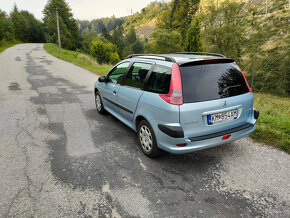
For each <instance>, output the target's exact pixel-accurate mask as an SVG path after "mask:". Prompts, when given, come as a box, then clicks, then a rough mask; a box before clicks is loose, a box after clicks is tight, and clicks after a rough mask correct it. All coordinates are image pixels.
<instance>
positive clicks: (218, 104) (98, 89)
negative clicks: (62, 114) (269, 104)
mask: <svg viewBox="0 0 290 218" xmlns="http://www.w3.org/2000/svg"><path fill="white" fill-rule="evenodd" d="M94 92H95V102H96V107H97V110H98V112H99V113H100V114H103V113H105V112H109V113H110V114H112V115H113V116H115V117H116V118H118V119H119V120H120V121H122V122H123V123H125V124H126V125H127V126H129V127H130V128H132V129H133V130H134V131H136V132H137V137H138V142H139V143H140V147H141V149H142V151H143V152H144V154H145V155H147V156H149V157H156V156H158V155H159V154H160V153H161V151H167V152H169V153H172V154H184V153H190V152H194V151H198V150H202V149H206V148H211V147H214V146H217V145H221V144H224V143H228V142H231V141H234V140H237V139H240V138H242V137H245V136H247V135H249V134H251V133H253V131H254V130H255V122H256V120H257V118H258V116H259V112H258V111H257V110H256V109H254V108H253V94H252V91H251V89H250V87H249V85H248V83H247V80H246V78H245V76H244V74H243V72H242V71H241V70H240V69H239V67H238V66H237V64H236V63H235V62H234V61H233V60H232V59H229V58H226V57H224V56H223V55H220V54H213V53H197V52H195V53H175V54H168V55H151V54H148V55H146V54H142V55H130V56H128V57H127V58H126V59H125V60H123V61H121V62H120V63H118V64H117V65H116V66H114V67H113V68H112V69H111V70H110V71H109V72H108V73H107V75H106V76H103V77H100V78H99V79H98V81H96V83H95V89H94Z"/></svg>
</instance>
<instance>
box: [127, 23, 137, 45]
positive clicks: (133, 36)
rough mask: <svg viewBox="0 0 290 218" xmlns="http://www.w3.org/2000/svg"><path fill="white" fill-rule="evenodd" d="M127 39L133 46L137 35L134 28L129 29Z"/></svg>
mask: <svg viewBox="0 0 290 218" xmlns="http://www.w3.org/2000/svg"><path fill="white" fill-rule="evenodd" d="M126 38H127V42H128V43H129V44H133V43H134V42H135V41H136V39H137V35H136V32H135V29H134V28H133V27H132V28H130V29H129V31H128V33H127V35H126Z"/></svg>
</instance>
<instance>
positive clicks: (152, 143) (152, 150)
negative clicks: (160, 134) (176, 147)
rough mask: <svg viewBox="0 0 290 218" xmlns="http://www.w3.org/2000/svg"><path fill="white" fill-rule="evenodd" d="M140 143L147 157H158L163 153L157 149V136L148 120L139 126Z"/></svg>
mask: <svg viewBox="0 0 290 218" xmlns="http://www.w3.org/2000/svg"><path fill="white" fill-rule="evenodd" d="M137 134H138V135H137V136H138V142H139V144H140V146H141V149H142V151H143V153H144V154H145V155H147V156H148V157H151V158H153V157H157V156H159V155H160V154H161V153H162V152H161V150H160V149H159V148H158V147H157V143H156V138H155V134H154V132H153V129H152V127H151V126H150V124H149V123H148V122H147V121H146V120H142V121H141V122H140V123H139V125H138V132H137Z"/></svg>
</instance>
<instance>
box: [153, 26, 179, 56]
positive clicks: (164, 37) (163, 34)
mask: <svg viewBox="0 0 290 218" xmlns="http://www.w3.org/2000/svg"><path fill="white" fill-rule="evenodd" d="M152 37H153V42H152V45H151V49H152V52H153V53H159V54H160V53H172V52H178V51H182V47H181V34H180V33H178V32H177V31H170V30H166V29H156V30H155V31H154V32H153V33H152Z"/></svg>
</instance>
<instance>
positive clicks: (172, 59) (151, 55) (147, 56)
mask: <svg viewBox="0 0 290 218" xmlns="http://www.w3.org/2000/svg"><path fill="white" fill-rule="evenodd" d="M134 57H142V58H147V59H155V60H156V59H159V60H164V61H169V62H173V63H175V62H176V61H175V59H174V58H171V57H168V56H164V55H156V54H131V55H128V56H127V57H126V58H134Z"/></svg>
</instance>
